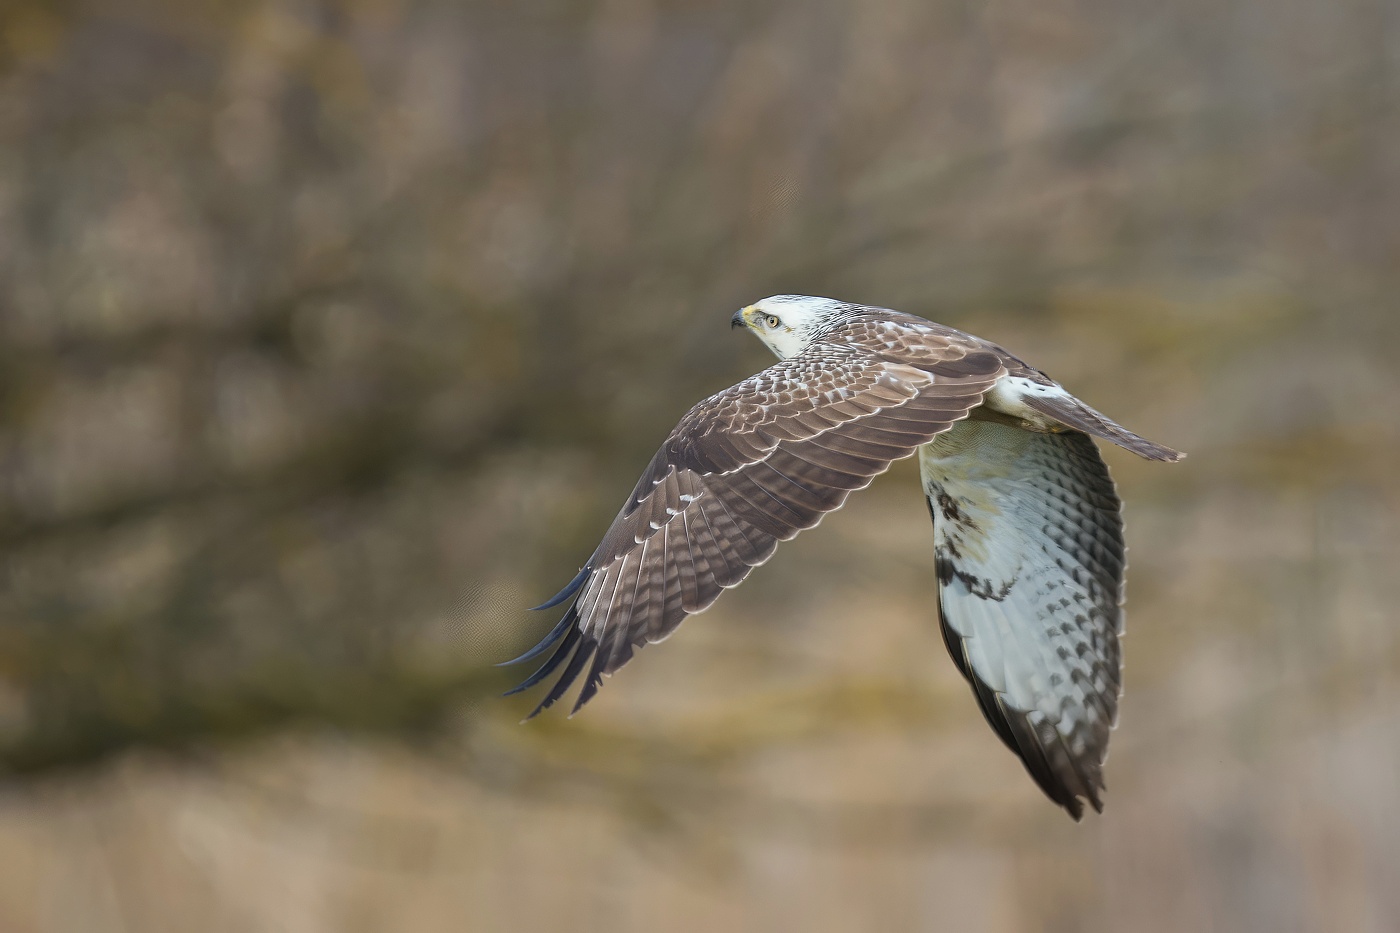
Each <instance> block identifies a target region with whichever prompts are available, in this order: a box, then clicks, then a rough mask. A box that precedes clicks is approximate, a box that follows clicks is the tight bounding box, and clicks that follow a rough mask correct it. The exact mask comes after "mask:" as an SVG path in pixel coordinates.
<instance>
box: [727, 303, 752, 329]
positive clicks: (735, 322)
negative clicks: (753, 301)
mask: <svg viewBox="0 0 1400 933" xmlns="http://www.w3.org/2000/svg"><path fill="white" fill-rule="evenodd" d="M747 310H749V309H748V308H740V309H739V310H738V311H735V312H734V316H733V317H732V318H730V319H729V327H730V329H731V330H732V329H734V328H735V327H745V326H747V325H748V321H746V320H745V319H744V312H745V311H747Z"/></svg>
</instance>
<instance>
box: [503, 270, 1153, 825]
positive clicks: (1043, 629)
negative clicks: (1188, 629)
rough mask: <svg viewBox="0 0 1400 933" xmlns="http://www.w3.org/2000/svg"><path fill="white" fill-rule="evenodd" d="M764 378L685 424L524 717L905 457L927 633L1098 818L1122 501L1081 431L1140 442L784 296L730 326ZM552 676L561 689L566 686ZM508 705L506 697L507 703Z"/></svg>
mask: <svg viewBox="0 0 1400 933" xmlns="http://www.w3.org/2000/svg"><path fill="white" fill-rule="evenodd" d="M734 324H735V326H739V325H743V326H746V327H748V328H750V329H751V330H754V331H755V333H757V334H758V336H759V337H760V339H762V340H763V341H764V343H766V344H767V345H768V346H769V347H770V349H772V350H773V351H774V352H775V353H776V354H777V355H778V356H779V361H778V362H777V363H775V364H774V365H773V366H770V367H768V368H767V369H765V370H763V371H762V372H760V373H757V374H755V375H753V376H751V377H749V378H748V379H745V380H744V381H743V382H740V383H739V384H738V385H735V386H732V387H731V388H728V389H725V390H724V391H722V392H719V393H717V394H715V395H713V396H711V397H710V398H708V399H705V400H704V401H703V402H701V403H700V404H698V405H696V406H695V407H694V408H693V409H691V410H690V411H689V412H688V413H687V414H686V415H685V417H683V418H682V419H681V420H680V423H679V424H678V425H677V426H676V428H675V430H673V431H672V432H671V434H670V436H669V437H667V439H666V441H665V443H663V444H662V446H661V449H660V450H658V451H657V453H656V456H655V457H653V458H652V461H651V463H650V464H649V465H648V466H647V468H646V470H645V471H644V472H643V474H642V477H641V479H640V480H639V481H638V483H637V486H636V488H635V489H634V490H633V492H632V494H631V495H630V496H629V497H628V499H627V502H626V504H624V505H623V507H622V510H621V511H620V512H619V513H618V515H617V518H616V519H614V521H613V523H612V526H611V527H610V528H609V529H608V531H607V533H606V534H605V535H604V536H603V540H602V542H601V543H600V544H599V545H598V549H597V550H596V551H594V553H593V555H592V556H591V557H590V558H589V559H588V561H587V562H586V563H585V565H584V567H583V570H582V571H581V572H580V574H579V575H578V576H577V577H576V578H575V579H574V580H573V581H572V582H571V583H570V584H569V586H567V587H565V589H564V590H563V591H561V592H560V593H559V594H558V596H556V597H555V598H554V599H552V600H550V602H548V603H546V604H545V606H544V607H541V608H547V607H549V606H554V605H558V604H560V603H562V602H565V601H571V602H570V606H569V609H568V611H567V612H566V614H565V615H564V618H563V619H562V620H560V622H559V624H558V625H557V626H555V628H554V630H553V631H551V632H550V634H549V635H548V636H546V637H545V639H544V640H543V641H542V642H541V643H540V644H539V645H538V646H536V647H535V648H534V649H532V650H531V651H529V652H527V653H526V654H525V655H523V656H521V657H520V658H517V659H516V661H524V660H529V659H531V658H535V657H538V656H539V655H542V654H544V653H545V652H546V651H549V650H550V649H551V648H553V653H552V654H550V656H549V658H548V660H546V661H545V662H544V664H543V666H541V667H540V668H539V670H537V671H536V672H535V673H534V674H532V675H531V676H530V677H529V678H527V679H526V681H525V682H524V683H522V684H521V685H520V686H519V687H517V688H516V691H519V690H525V689H527V688H529V687H532V686H534V685H535V684H537V683H539V682H540V681H542V680H544V679H545V678H547V677H549V676H550V675H551V674H554V673H555V672H556V671H559V672H560V673H559V676H558V678H557V679H556V680H555V682H554V684H553V686H552V687H551V688H550V690H549V691H548V693H547V694H546V695H545V697H544V699H543V700H542V701H541V702H540V703H539V705H538V706H537V707H536V708H535V710H534V712H532V713H531V716H533V715H535V714H537V713H539V712H540V711H541V710H543V709H545V708H547V707H549V706H550V705H552V704H553V703H554V702H556V701H557V700H558V699H559V698H560V697H561V696H563V694H564V693H565V692H566V691H567V690H568V688H569V686H570V685H571V684H573V683H574V682H576V681H577V680H579V679H580V678H582V680H583V687H582V689H581V690H580V692H579V695H578V698H577V700H576V701H575V703H574V707H573V708H574V710H575V711H577V710H578V708H579V707H581V706H582V705H583V704H584V703H586V702H587V701H588V700H589V699H590V698H591V697H592V696H593V695H594V693H596V692H597V689H598V685H599V683H600V682H601V678H602V675H604V674H610V673H612V672H613V671H615V670H617V669H618V668H619V667H621V666H622V665H623V664H625V663H627V661H628V660H630V659H631V657H632V654H633V653H634V651H635V650H636V649H637V648H639V647H641V646H642V645H644V644H647V643H649V642H657V641H661V640H662V639H664V638H666V637H667V636H669V635H670V634H671V632H673V631H674V630H675V628H676V626H678V625H679V624H680V623H681V621H682V620H683V619H685V617H686V616H688V615H691V614H693V613H697V612H701V611H703V610H704V609H706V608H708V607H709V606H710V605H711V604H712V603H713V602H714V601H715V599H716V598H718V596H719V594H720V592H721V591H722V590H723V589H725V588H727V587H732V586H736V585H737V584H738V583H740V582H741V581H742V580H743V579H744V578H745V577H746V576H748V574H749V571H750V570H752V569H753V568H754V567H756V566H758V565H759V564H761V563H763V562H764V561H766V560H768V558H769V557H771V556H772V554H773V551H774V550H775V548H776V547H777V544H778V542H779V541H786V540H788V539H789V538H792V537H793V536H794V535H796V534H797V532H799V531H801V530H802V529H804V528H811V527H813V526H814V525H816V524H817V523H818V522H819V521H820V520H821V518H822V516H823V515H825V514H826V513H827V512H830V511H833V510H835V509H838V508H840V507H841V505H842V504H843V503H844V502H845V500H846V497H847V496H848V495H849V494H850V493H851V491H852V490H855V489H861V488H864V487H865V486H867V485H869V483H870V482H871V480H872V479H873V478H874V477H875V476H876V475H878V474H879V473H882V472H884V471H885V470H886V469H888V468H889V465H890V463H891V462H893V461H894V460H898V459H901V458H903V457H907V456H910V455H911V454H913V453H915V452H916V451H918V452H920V463H921V469H922V473H923V480H924V488H925V493H926V495H927V496H928V500H929V505H930V512H931V514H932V515H933V518H934V531H935V565H936V568H937V577H938V582H939V618H940V624H941V627H942V631H943V635H944V639H945V641H946V642H947V645H948V649H949V651H950V652H952V654H953V658H954V660H955V662H956V663H957V664H958V667H959V669H960V670H961V671H962V672H963V674H964V675H965V676H966V677H967V678H968V680H969V681H970V682H971V683H972V685H973V687H974V690H975V692H976V695H977V698H978V702H979V704H980V705H981V707H982V710H983V712H984V713H985V714H986V716H987V719H988V721H989V722H990V723H991V724H992V726H993V727H994V728H995V729H996V731H997V733H998V734H999V735H1000V736H1001V737H1002V739H1003V740H1004V741H1005V742H1006V743H1007V745H1008V746H1010V747H1011V748H1012V750H1013V751H1015V752H1016V753H1017V754H1018V755H1019V756H1020V757H1021V759H1022V761H1023V762H1024V763H1025V765H1026V767H1027V769H1028V770H1029V771H1030V773H1031V775H1032V776H1033V777H1034V778H1035V779H1036V781H1037V783H1039V784H1040V786H1041V788H1042V789H1043V790H1044V791H1045V792H1046V793H1047V794H1048V795H1049V796H1050V797H1051V798H1052V799H1053V800H1055V801H1056V802H1057V803H1059V804H1060V805H1061V806H1063V807H1065V808H1066V809H1067V810H1068V811H1069V812H1070V813H1071V814H1072V815H1074V816H1075V818H1076V819H1077V818H1078V817H1079V815H1080V813H1081V812H1082V805H1081V804H1080V802H1079V799H1078V798H1080V797H1083V798H1086V799H1088V800H1089V801H1090V802H1091V803H1092V804H1093V805H1094V806H1095V807H1096V808H1101V806H1102V804H1101V799H1100V791H1101V790H1102V788H1103V781H1102V776H1101V765H1102V762H1103V758H1104V755H1105V753H1106V750H1107V742H1108V732H1109V729H1110V728H1111V727H1112V725H1113V723H1114V719H1115V717H1116V714H1117V703H1118V694H1119V683H1120V681H1119V668H1120V660H1119V648H1118V635H1119V633H1120V630H1121V625H1122V613H1121V609H1120V608H1119V604H1120V601H1121V592H1122V580H1123V536H1122V522H1121V519H1120V518H1119V503H1118V498H1117V494H1116V493H1115V491H1114V488H1113V483H1112V481H1111V480H1110V479H1109V478H1108V472H1107V470H1106V469H1105V467H1104V465H1103V462H1102V460H1101V459H1100V457H1099V454H1098V450H1097V448H1096V447H1095V445H1094V443H1093V442H1092V441H1091V440H1089V438H1088V437H1086V436H1085V433H1081V432H1087V433H1090V434H1094V435H1096V436H1099V437H1104V438H1106V439H1108V440H1111V441H1113V442H1114V443H1118V444H1121V445H1122V446H1125V447H1127V448H1128V449H1130V450H1134V451H1135V452H1137V453H1139V454H1141V455H1143V456H1147V457H1150V458H1152V459H1162V460H1172V459H1178V458H1179V457H1180V455H1179V454H1177V453H1176V452H1175V451H1171V450H1169V449H1167V448H1164V447H1159V446H1158V445H1155V444H1151V443H1150V442H1148V441H1145V440H1143V439H1142V438H1139V437H1137V435H1134V434H1131V433H1130V432H1127V431H1125V430H1123V429H1122V428H1120V427H1119V426H1117V425H1115V424H1114V423H1113V422H1111V421H1109V420H1108V419H1107V418H1105V417H1103V416H1102V415H1100V414H1098V413H1097V412H1094V411H1093V410H1092V409H1090V408H1088V407H1087V406H1085V405H1083V403H1081V402H1079V401H1078V400H1077V399H1074V398H1073V397H1072V396H1070V395H1069V394H1068V393H1067V392H1065V391H1064V390H1063V389H1061V388H1060V387H1059V386H1058V385H1057V384H1055V383H1054V382H1053V381H1052V380H1050V379H1049V378H1048V377H1046V376H1045V375H1044V374H1043V373H1040V372H1039V371H1037V370H1034V369H1031V368H1030V367H1028V366H1027V365H1026V364H1024V363H1022V362H1021V361H1020V360H1018V359H1016V358H1015V357H1014V356H1012V355H1011V354H1010V353H1007V352H1006V351H1005V350H1003V349H1001V348H1000V347H998V346H996V345H995V344H990V343H987V342H986V341H983V340H980V339H978V338H976V337H972V336H970V335H968V334H964V333H962V332H960V331H957V330H954V329H952V328H949V327H944V326H942V325H939V324H934V323H932V322H930V321H926V320H924V319H922V318H918V317H915V316H913V315H909V314H903V313H900V312H897V311H891V310H888V309H884V308H872V307H866V306H863V305H851V304H845V303H841V302H836V301H832V300H830V299H822V298H807V297H803V296H778V297H775V298H769V299H765V300H764V301H762V302H759V303H758V304H756V305H752V306H750V307H748V308H745V309H744V310H742V311H741V312H739V313H738V314H737V315H735V317H734ZM561 668H562V670H561ZM516 691H512V692H516Z"/></svg>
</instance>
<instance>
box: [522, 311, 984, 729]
mask: <svg viewBox="0 0 1400 933" xmlns="http://www.w3.org/2000/svg"><path fill="white" fill-rule="evenodd" d="M863 333H864V332H863V331H857V330H850V331H848V332H847V333H845V334H844V335H843V337H844V338H845V339H844V340H843V342H840V343H837V342H834V341H828V342H818V343H815V344H813V345H812V346H810V347H808V348H807V349H806V350H805V351H803V352H802V353H800V354H797V355H796V356H793V357H790V358H788V359H786V360H782V361H780V362H779V363H777V364H776V365H774V366H771V367H769V368H768V369H766V370H764V371H762V372H760V373H758V374H756V375H754V376H752V377H750V378H748V379H745V380H744V381H743V382H741V383H739V384H738V385H736V386H733V387H731V388H729V389H726V390H724V391H723V392H720V393H718V394H717V395H714V396H712V397H710V398H708V399H706V400H705V401H703V402H701V403H700V404H699V405H697V406H696V407H695V408H693V409H692V410H691V411H690V412H689V413H688V414H686V416H685V417H684V418H682V419H681V421H680V424H678V425H677V426H676V429H675V430H674V431H672V432H671V436H670V437H668V438H667V439H666V442H665V444H663V445H662V447H661V449H660V450H659V451H657V453H656V456H655V457H653V458H652V461H651V464H650V465H649V466H648V467H647V469H646V472H645V473H644V474H643V475H642V478H641V479H640V480H639V481H638V483H637V486H636V488H635V489H634V490H633V492H632V495H631V496H629V497H628V499H627V503H626V504H625V505H624V506H623V507H622V511H620V512H619V513H618V515H617V518H616V519H614V521H613V523H612V527H611V528H609V529H608V532H607V534H606V535H604V536H603V541H602V543H601V544H600V545H599V546H598V550H597V551H595V552H594V554H593V556H592V557H591V558H589V560H588V562H587V564H586V565H585V566H584V568H583V570H582V572H580V574H579V575H578V576H577V577H576V578H575V579H574V581H573V582H572V583H570V584H569V586H567V587H565V588H564V590H563V591H562V592H561V593H560V594H559V595H558V596H556V597H555V598H554V599H553V600H551V601H550V602H549V603H546V604H545V606H546V607H548V606H551V605H558V604H559V603H562V602H564V601H565V600H568V599H570V598H572V599H573V603H572V604H571V605H570V607H569V610H568V612H567V613H566V614H565V615H564V617H563V619H561V620H560V622H559V624H558V625H557V626H555V628H554V630H553V631H552V632H550V633H549V635H547V636H546V637H545V639H544V640H543V641H542V642H540V644H539V645H537V646H536V647H535V648H533V649H532V650H531V651H529V652H527V653H526V654H524V655H522V656H521V657H520V658H517V659H516V661H524V660H529V659H531V658H534V657H536V656H538V655H540V654H543V653H544V652H545V651H547V650H549V648H550V646H552V645H554V644H555V643H556V642H558V645H557V646H556V647H555V648H554V653H553V654H552V655H550V657H549V659H548V660H547V661H545V663H544V665H543V666H542V667H541V668H540V669H539V670H537V671H536V672H535V673H534V674H532V675H531V676H530V677H529V678H527V679H526V680H525V682H524V683H522V684H521V685H520V686H519V687H517V688H516V690H514V691H511V692H516V691H519V690H525V689H527V688H529V687H532V686H534V685H535V684H537V683H539V682H540V681H541V680H543V679H544V678H546V677H548V676H549V675H550V674H551V673H553V672H554V671H555V670H557V669H558V668H560V667H561V665H564V664H565V662H566V661H567V662H568V663H567V666H564V668H563V672H562V673H561V674H560V675H559V678H558V680H557V681H556V682H555V684H554V686H553V687H552V689H551V690H550V691H549V693H548V694H547V695H546V696H545V698H544V699H543V700H542V701H541V702H540V704H539V705H538V706H537V707H536V708H535V710H534V712H532V713H531V714H530V715H531V716H534V715H535V714H536V713H539V712H540V710H542V709H545V708H547V707H549V706H550V705H551V704H553V703H554V702H555V701H556V700H558V699H559V697H561V696H562V695H563V694H564V692H565V691H566V690H567V689H568V688H569V685H570V684H572V683H573V682H574V681H575V680H577V679H578V677H579V676H580V675H581V674H583V673H584V671H585V669H586V670H587V676H586V677H585V679H584V685H583V688H582V690H581V691H580V692H579V696H578V700H577V701H576V702H575V704H574V710H575V711H577V710H578V708H579V707H581V706H582V705H583V704H584V703H586V702H588V700H589V699H590V698H591V697H592V696H593V694H594V693H595V692H597V689H598V685H599V683H600V682H601V679H602V675H603V674H610V673H612V672H613V671H615V670H617V669H618V668H619V667H621V666H622V665H624V664H626V663H627V661H628V660H629V659H630V658H631V657H632V654H633V652H634V651H635V650H636V649H637V648H639V647H641V646H642V645H644V644H647V643H648V642H658V641H661V640H662V639H664V638H666V637H667V636H668V635H670V634H671V632H673V631H674V630H675V628H676V626H678V625H679V624H680V623H681V621H682V620H683V619H684V618H685V617H686V616H687V615H690V614H692V613H696V612H700V611H702V610H704V609H707V608H709V606H710V605H711V604H712V603H713V602H714V601H715V599H716V598H717V597H718V596H719V594H720V592H721V591H722V590H723V589H725V588H727V587H732V586H736V585H738V583H739V582H740V581H742V580H743V579H744V578H745V577H746V576H748V573H749V571H750V570H752V569H753V568H754V567H756V566H758V565H759V564H762V563H763V562H764V561H766V560H768V558H769V557H771V556H772V554H773V551H774V550H775V549H776V548H777V545H778V542H779V541H786V540H788V539H790V538H792V537H793V536H794V535H796V534H797V532H799V531H801V530H802V529H804V528H811V527H812V526H814V525H816V524H817V522H819V521H820V520H821V518H822V516H823V515H825V514H826V513H827V512H831V511H833V510H835V509H838V508H840V507H841V505H842V504H843V503H844V502H845V501H846V497H847V496H848V495H849V494H850V493H851V491H852V490H855V489H861V488H864V487H865V486H867V485H869V484H870V481H871V480H872V478H874V477H875V476H876V475H877V474H879V473H882V472H884V471H885V470H886V469H887V468H888V467H889V465H890V463H891V462H892V461H894V460H897V459H900V458H902V457H907V456H909V455H910V454H912V453H913V452H914V451H915V450H916V449H917V448H918V447H919V446H920V445H921V444H924V443H926V442H927V441H929V440H930V439H931V438H933V437H934V436H935V435H937V434H939V433H940V432H942V431H946V430H948V428H949V427H950V426H952V425H953V424H954V423H956V422H957V421H959V420H961V419H962V418H965V417H966V416H967V413H968V411H969V410H971V409H972V408H974V407H975V406H977V405H978V404H980V402H981V401H982V396H983V394H984V393H985V392H986V391H987V390H988V389H989V388H990V387H991V386H992V384H993V383H994V382H995V381H996V380H997V379H998V378H999V377H1000V376H1001V375H1002V374H1003V373H1004V372H1005V369H1004V367H1003V365H1002V363H1001V361H1000V359H999V358H998V357H997V355H996V354H994V353H990V352H987V351H985V350H983V349H981V348H980V347H979V345H978V344H976V343H975V342H973V341H970V340H967V339H965V338H963V337H962V336H961V335H956V334H943V333H938V332H935V331H933V330H926V331H922V332H919V333H917V334H915V335H913V336H910V337H906V338H905V340H904V344H912V345H913V346H904V345H901V346H900V347H893V346H892V345H891V343H890V341H888V340H880V341H878V342H873V343H871V344H869V345H861V343H860V342H858V341H859V340H860V338H861V336H862V335H863ZM895 351H898V352H895ZM509 663H514V662H509Z"/></svg>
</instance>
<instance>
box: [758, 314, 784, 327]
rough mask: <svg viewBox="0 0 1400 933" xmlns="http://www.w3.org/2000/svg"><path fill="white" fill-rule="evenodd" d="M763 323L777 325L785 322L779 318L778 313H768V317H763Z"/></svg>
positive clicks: (771, 325) (770, 325)
mask: <svg viewBox="0 0 1400 933" xmlns="http://www.w3.org/2000/svg"><path fill="white" fill-rule="evenodd" d="M763 323H765V324H767V325H768V326H769V327H777V326H778V325H779V324H781V323H783V322H782V321H780V320H778V318H777V316H776V315H772V314H770V315H768V316H767V317H765V318H764V319H763Z"/></svg>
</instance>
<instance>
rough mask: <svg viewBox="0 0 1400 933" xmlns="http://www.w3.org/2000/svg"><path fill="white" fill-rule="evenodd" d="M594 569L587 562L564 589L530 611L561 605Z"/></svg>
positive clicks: (532, 607)
mask: <svg viewBox="0 0 1400 933" xmlns="http://www.w3.org/2000/svg"><path fill="white" fill-rule="evenodd" d="M592 571H593V568H592V567H591V566H589V565H587V564H585V565H584V566H583V569H582V570H580V571H579V572H578V576H576V577H574V578H573V579H572V580H570V581H569V582H568V585H566V586H565V587H564V588H563V589H562V590H560V591H559V592H557V593H555V594H554V595H553V596H551V597H550V598H549V599H548V600H547V601H545V602H542V603H540V604H539V605H538V606H531V607H530V611H531V612H539V611H540V610H541V609H553V608H554V607H555V606H557V605H559V604H560V603H562V602H563V601H564V600H566V599H568V598H569V597H570V596H572V595H574V594H575V593H577V592H578V590H579V587H581V586H583V584H584V581H586V580H587V579H588V575H589V574H590V573H592ZM507 663H511V662H507Z"/></svg>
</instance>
